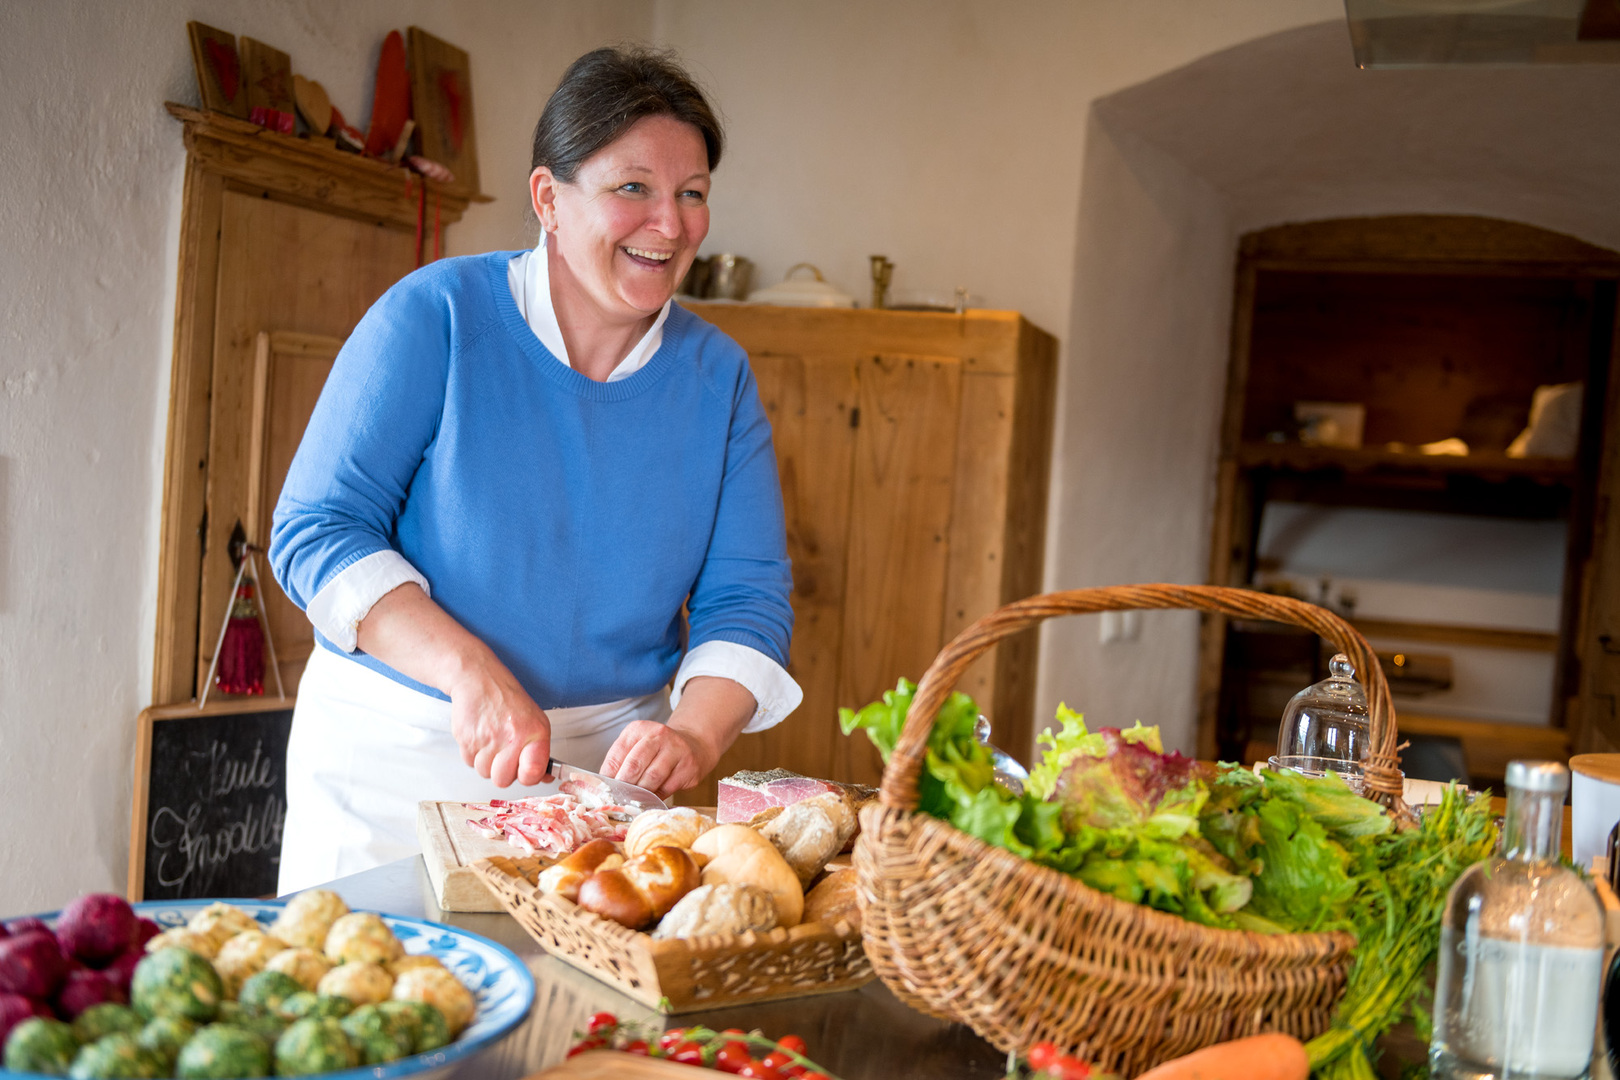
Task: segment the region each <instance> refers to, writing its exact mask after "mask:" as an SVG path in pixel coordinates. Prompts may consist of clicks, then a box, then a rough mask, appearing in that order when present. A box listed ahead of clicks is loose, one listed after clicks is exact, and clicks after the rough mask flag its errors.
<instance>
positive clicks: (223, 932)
mask: <svg viewBox="0 0 1620 1080" xmlns="http://www.w3.org/2000/svg"><path fill="white" fill-rule="evenodd" d="M186 929H188V930H192V931H195V932H196V933H199V934H202V935H204V936H205V937H207V938H209V939H210V940H211V941H212V942H213V943H214V952H216V953H217V952H219V949H220V946H222V945H224V944H225V943H226V942H227V941H229V940H231V938H233V937H235V936H236V935H237V934H240V933H241V932H242V931H244V930H259V931H262V930H263V927H261V926H260V925H259V924H258V923H257V922H255V921H254V919H253V916H251V915H249V914H248V913H247V912H245V911H243V910H242V909H241V908H235V907H232V906H231V905H229V904H227V903H223V902H215V903H212V904H209V905H208V906H207V907H205V908H203V909H202V910H201V911H199V912H197V914H195V915H193V916H192V917H191V919H190V921H189V922H187V923H186Z"/></svg>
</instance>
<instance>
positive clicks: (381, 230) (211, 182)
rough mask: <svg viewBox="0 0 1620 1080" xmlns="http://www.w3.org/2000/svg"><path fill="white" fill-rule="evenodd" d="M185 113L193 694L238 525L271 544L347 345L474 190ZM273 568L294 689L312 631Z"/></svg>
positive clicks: (184, 642)
mask: <svg viewBox="0 0 1620 1080" xmlns="http://www.w3.org/2000/svg"><path fill="white" fill-rule="evenodd" d="M169 111H170V113H172V114H173V115H174V116H175V118H176V119H178V120H180V121H181V122H182V123H183V124H184V128H183V130H184V135H185V142H186V150H187V154H186V179H185V193H184V196H183V200H182V214H181V225H180V268H179V287H178V297H177V301H176V312H175V345H174V366H173V377H172V388H171V391H170V399H169V433H168V446H167V454H166V461H165V466H164V469H165V472H164V483H163V518H162V526H161V541H160V547H159V569H158V604H157V607H158V618H157V641H156V649H155V663H154V671H153V687H152V691H153V694H152V696H153V701H154V702H156V703H157V704H173V703H177V702H182V701H187V700H189V699H191V698H193V697H195V696H196V694H197V689H198V686H199V685H200V683H201V682H202V680H203V679H204V678H205V677H206V675H207V672H208V667H209V663H210V662H211V661H212V659H213V651H214V647H215V641H216V639H217V635H218V633H219V627H220V623H221V621H222V619H223V618H224V615H225V611H226V609H227V607H228V606H229V603H230V599H231V583H232V581H233V580H234V578H235V567H234V565H233V564H232V561H231V556H230V546H231V545H230V540H231V536H232V534H233V533H235V532H236V529H237V527H238V525H240V526H241V529H242V534H243V535H244V536H245V538H246V539H247V541H248V542H249V543H252V544H254V545H257V546H260V547H262V546H264V545H266V544H267V543H268V542H269V535H268V532H269V521H270V519H269V507H271V506H273V505H274V501H275V496H276V495H277V494H278V493H279V491H280V488H281V481H282V479H283V478H284V477H285V476H286V470H287V465H288V463H289V462H290V461H291V458H292V452H293V450H294V449H296V447H297V444H298V439H299V437H300V436H301V435H302V433H303V428H304V423H305V422H306V421H307V420H308V418H309V411H310V409H311V408H313V406H314V401H315V397H316V396H318V394H319V392H320V385H321V383H322V382H324V381H325V372H326V370H327V369H328V368H329V367H330V364H331V357H332V356H333V355H335V354H336V349H337V346H338V345H340V344H341V341H342V339H343V338H345V337H347V336H348V334H349V332H350V331H351V330H352V329H353V328H354V325H355V323H357V322H359V320H360V316H362V315H364V314H365V312H366V309H367V308H369V307H370V306H371V305H372V303H373V302H375V301H376V299H377V298H378V297H379V296H381V295H382V294H383V292H384V291H385V290H386V289H387V288H388V287H389V286H390V285H392V284H393V283H394V282H395V281H397V280H399V279H400V278H401V277H403V276H405V275H406V274H408V273H410V271H411V270H412V269H414V268H415V267H416V266H417V265H418V262H419V260H420V245H421V243H422V234H421V232H420V230H419V225H420V223H421V221H422V217H423V215H424V213H425V214H427V215H429V216H430V217H431V216H432V215H435V214H436V215H437V217H438V220H439V221H440V222H441V223H444V224H449V223H453V222H455V221H458V220H460V218H461V215H462V213H463V211H464V210H465V209H466V206H467V203H468V201H469V196H468V195H467V194H466V193H465V192H461V193H455V192H452V191H450V190H448V189H441V188H440V187H439V186H438V185H436V184H434V183H432V182H430V181H424V180H423V179H422V178H421V177H418V176H415V175H414V174H412V173H409V172H406V171H405V170H404V169H401V168H394V167H391V166H388V165H385V164H383V163H382V162H380V161H375V160H372V159H369V158H361V157H359V156H357V155H354V154H345V153H340V152H339V151H337V150H335V149H332V148H330V147H326V146H323V145H321V144H319V143H316V142H311V141H310V140H308V139H299V138H293V137H292V136H289V135H282V134H280V133H277V132H271V131H267V130H265V129H264V128H261V127H258V126H256V125H254V124H250V123H247V122H246V121H243V120H237V119H234V118H232V117H228V116H222V115H220V114H218V113H208V112H198V111H197V110H195V109H188V108H184V107H182V106H178V105H171V106H169ZM471 198H473V199H477V200H479V201H488V200H487V199H486V198H485V197H484V196H472V197H471ZM429 229H430V240H429V242H430V243H431V225H430V227H429ZM260 564H261V565H260V568H261V571H264V575H263V576H264V578H265V580H264V581H263V582H262V583H261V585H262V587H263V593H264V594H265V603H266V608H267V611H268V614H269V617H270V624H271V631H272V634H273V636H274V637H275V641H276V645H277V651H278V653H279V655H280V656H281V659H282V661H283V663H284V675H285V679H286V686H287V692H288V693H289V695H290V694H292V693H293V692H294V690H295V688H296V685H297V681H298V675H299V674H300V673H301V671H302V669H303V662H304V660H305V659H306V658H307V657H308V655H309V650H310V648H311V646H312V644H313V640H314V638H313V635H312V634H311V632H310V629H309V624H308V621H307V620H304V619H303V616H302V614H301V613H300V612H298V610H297V609H296V608H295V607H294V606H293V605H292V603H291V601H289V600H287V598H286V597H285V596H283V595H282V593H281V590H280V589H279V588H278V587H277V586H276V585H275V583H274V582H273V581H272V580H270V578H269V575H268V568H267V567H265V566H264V565H263V560H260Z"/></svg>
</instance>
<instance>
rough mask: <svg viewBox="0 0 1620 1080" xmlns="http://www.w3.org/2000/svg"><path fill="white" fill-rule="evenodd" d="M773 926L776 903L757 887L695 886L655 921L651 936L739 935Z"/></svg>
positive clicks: (660, 938)
mask: <svg viewBox="0 0 1620 1080" xmlns="http://www.w3.org/2000/svg"><path fill="white" fill-rule="evenodd" d="M775 925H776V901H774V900H772V899H771V894H770V893H768V892H766V891H765V890H764V889H761V888H760V887H759V886H758V885H734V884H731V883H729V882H718V883H716V884H713V885H699V886H698V887H697V888H695V889H693V890H692V891H691V892H689V893H687V894H686V895H685V896H683V897H681V899H680V901H679V902H678V903H676V905H675V906H674V907H672V908H670V909H669V914H668V915H665V916H664V917H663V918H662V919H660V920H659V922H658V926H657V928H656V929H654V930H653V934H652V936H653V937H654V938H657V939H658V940H660V941H662V940H664V939H666V938H689V937H698V936H700V935H703V934H741V933H745V932H747V931H749V930H769V929H771V928H772V927H773V926H775Z"/></svg>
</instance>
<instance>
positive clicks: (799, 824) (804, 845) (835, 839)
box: [759, 791, 855, 888]
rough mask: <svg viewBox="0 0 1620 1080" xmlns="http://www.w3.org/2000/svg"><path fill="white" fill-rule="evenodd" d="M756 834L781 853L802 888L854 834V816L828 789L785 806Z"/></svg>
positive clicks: (835, 793) (840, 799)
mask: <svg viewBox="0 0 1620 1080" xmlns="http://www.w3.org/2000/svg"><path fill="white" fill-rule="evenodd" d="M759 834H760V835H761V836H763V837H764V838H765V839H767V840H769V841H770V842H771V843H772V845H774V846H775V848H776V850H778V851H780V852H781V853H782V857H783V858H784V859H786V860H787V863H788V865H789V866H791V867H793V872H794V873H795V874H797V875H798V876H799V887H800V888H803V887H804V886H806V885H809V884H810V881H811V879H812V878H814V877H815V876H816V875H817V874H819V873H821V868H822V867H823V866H826V865H827V860H828V859H830V858H832V857H833V856H834V855H836V854H838V853H839V852H840V851H842V850H843V847H844V841H846V840H848V839H849V838H850V837H851V836H853V835H854V834H855V815H854V814H853V813H852V812H851V811H850V808H849V803H848V802H847V801H846V800H845V799H844V796H843V794H842V793H840V792H834V791H829V792H827V793H825V794H822V795H816V796H813V797H811V798H808V799H805V800H803V801H802V802H796V803H794V804H793V805H792V806H789V807H787V808H786V809H785V810H783V811H782V812H781V813H780V814H778V815H777V816H776V817H775V818H772V819H771V820H770V821H767V822H766V823H765V824H764V825H762V826H760V829H759Z"/></svg>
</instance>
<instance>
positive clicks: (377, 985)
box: [315, 963, 394, 1005]
mask: <svg viewBox="0 0 1620 1080" xmlns="http://www.w3.org/2000/svg"><path fill="white" fill-rule="evenodd" d="M393 989H394V977H393V976H392V975H390V974H388V972H386V971H384V970H383V968H382V966H381V965H379V964H367V963H353V964H340V965H338V966H337V967H335V968H333V969H332V970H331V971H328V972H327V973H326V975H325V976H324V977H323V978H322V979H321V981H320V984H319V985H318V986H316V987H315V992H316V993H317V994H325V995H326V996H328V997H341V998H348V999H349V1000H350V1001H352V1002H354V1003H355V1004H356V1005H375V1004H377V1002H379V1001H387V1000H388V995H389V994H391V993H392V992H393Z"/></svg>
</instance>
